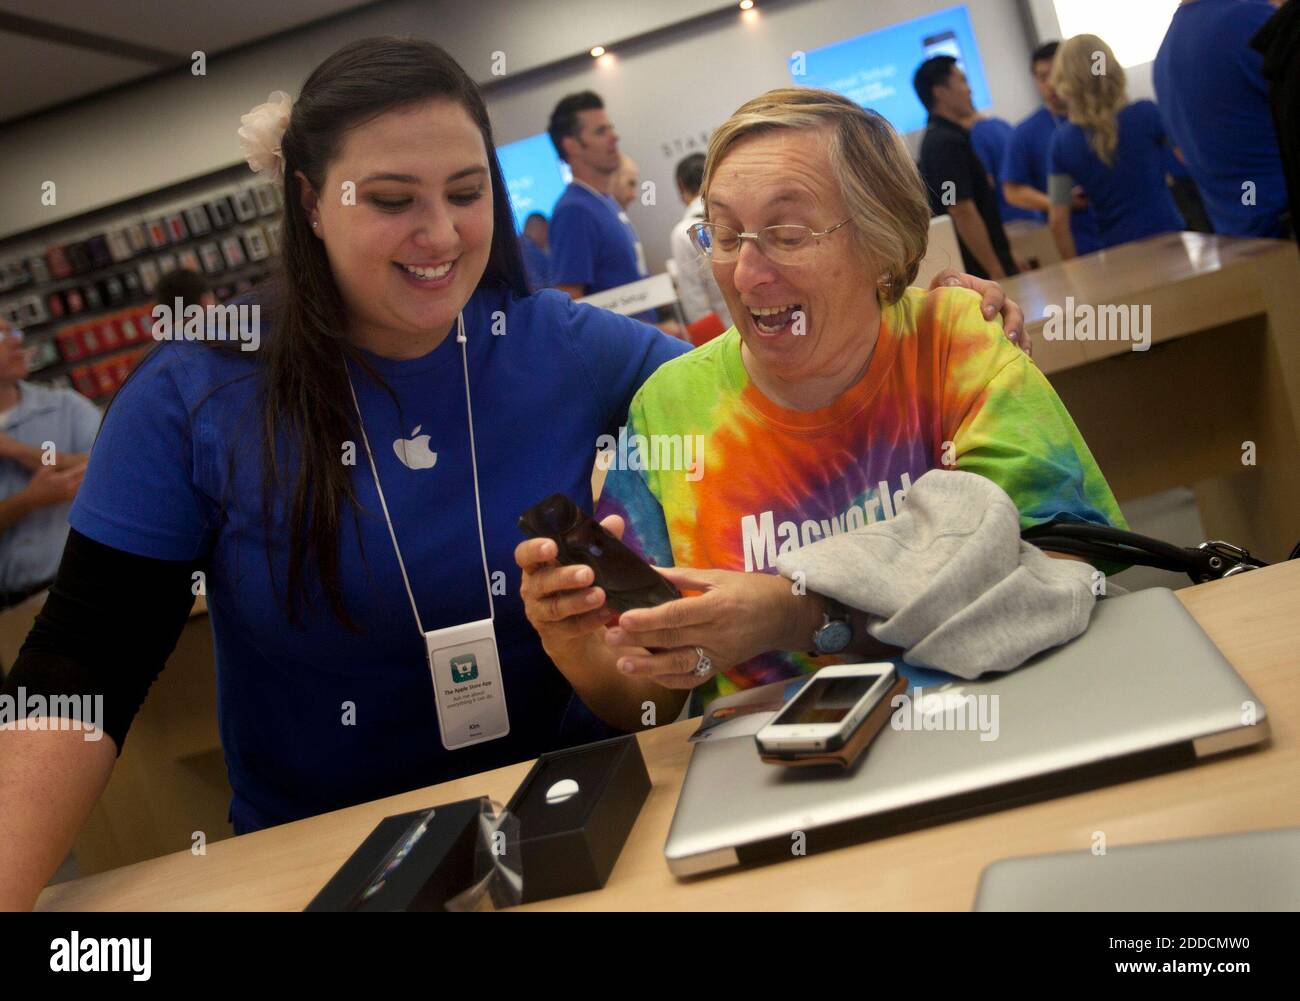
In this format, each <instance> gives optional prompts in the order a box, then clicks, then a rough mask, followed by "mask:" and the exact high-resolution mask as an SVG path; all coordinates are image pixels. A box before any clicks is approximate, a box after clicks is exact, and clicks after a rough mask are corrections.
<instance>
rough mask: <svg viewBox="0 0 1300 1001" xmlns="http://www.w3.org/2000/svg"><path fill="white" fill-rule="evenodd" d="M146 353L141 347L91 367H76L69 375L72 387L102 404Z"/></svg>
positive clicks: (146, 350)
mask: <svg viewBox="0 0 1300 1001" xmlns="http://www.w3.org/2000/svg"><path fill="white" fill-rule="evenodd" d="M148 353H149V348H148V347H141V348H136V349H135V350H134V351H126V352H123V353H121V354H117V355H114V356H113V357H112V358H104V359H102V360H100V361H97V362H95V363H94V364H93V365H78V366H77V367H76V368H74V369H73V370H72V371H71V372H70V373H69V375H70V376H71V378H72V387H73V388H74V389H75V390H76V391H77V392H78V393H80V394H81V395H82V396H85V397H88V398H89V399H91V400H93V401H95V402H102V401H104V400H106V398H107V397H109V396H112V395H113V394H114V393H115V392H117V389H118V387H119V386H121V385H122V383H124V382H126V377H127V376H128V375H130V374H131V369H133V368H135V366H136V364H137V363H138V362H139V361H140V359H141V358H143V357H144V356H145V355H146V354H148Z"/></svg>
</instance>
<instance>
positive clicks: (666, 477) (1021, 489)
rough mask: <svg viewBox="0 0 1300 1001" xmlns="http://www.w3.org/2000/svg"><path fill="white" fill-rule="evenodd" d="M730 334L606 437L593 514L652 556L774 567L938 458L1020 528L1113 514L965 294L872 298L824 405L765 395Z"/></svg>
mask: <svg viewBox="0 0 1300 1001" xmlns="http://www.w3.org/2000/svg"><path fill="white" fill-rule="evenodd" d="M740 347H741V341H740V335H739V334H738V333H737V332H736V329H735V328H734V327H733V328H732V329H730V330H728V331H727V332H726V333H725V334H723V335H722V336H721V337H718V338H716V339H715V340H713V341H710V342H709V343H708V344H706V345H704V346H703V347H701V348H698V349H696V350H695V351H692V352H690V353H689V354H686V355H683V356H681V357H679V358H675V359H673V360H672V361H669V362H667V363H665V364H664V365H662V366H661V367H660V368H659V369H658V371H656V372H655V373H654V374H653V375H652V376H651V377H650V378H649V379H647V380H646V382H645V384H644V385H642V387H641V389H640V390H639V391H638V393H637V394H636V396H635V397H634V398H633V401H632V406H631V410H630V413H629V416H628V427H627V428H626V429H625V430H623V431H621V432H620V435H619V440H618V441H616V442H614V449H613V452H612V454H611V456H610V462H611V468H610V471H609V473H608V476H607V478H606V480H605V487H604V491H603V493H602V495H601V500H600V505H599V513H600V516H601V517H604V516H606V515H609V514H620V515H622V516H623V517H624V519H625V520H626V522H627V533H626V535H625V540H626V541H627V542H628V543H629V544H630V545H631V546H632V547H633V548H635V549H637V550H638V551H639V552H640V553H641V554H642V555H643V556H644V557H645V558H646V559H648V560H649V561H650V562H652V563H655V564H657V565H659V566H681V567H707V568H714V569H721V570H744V571H757V572H760V573H775V572H776V566H775V564H776V558H777V555H778V554H780V553H784V552H787V551H789V550H793V549H797V548H799V547H801V546H806V545H808V544H810V543H812V542H815V541H816V540H818V539H821V538H823V537H825V536H828V535H834V534H838V533H840V532H845V531H852V530H854V529H856V528H860V527H862V526H864V525H869V524H872V523H873V522H876V521H879V520H881V519H888V518H893V517H895V515H896V514H897V513H898V510H899V508H900V507H901V506H902V505H903V503H904V502H905V500H906V497H907V491H908V490H909V489H910V487H911V485H912V483H914V482H915V481H916V480H917V479H918V478H919V477H920V476H921V474H923V473H925V472H926V471H927V470H930V469H936V468H956V469H963V470H967V471H969V472H973V473H979V474H980V475H982V476H987V477H988V478H989V479H991V480H993V482H995V483H997V484H998V486H1000V487H1002V489H1003V490H1005V491H1006V492H1007V494H1008V495H1009V496H1010V497H1011V499H1012V501H1014V502H1015V504H1016V506H1017V508H1019V510H1020V520H1021V526H1022V527H1028V526H1030V525H1036V524H1039V523H1041V522H1045V521H1050V520H1052V519H1054V518H1060V519H1065V520H1071V521H1081V522H1091V523H1093V524H1099V525H1113V526H1116V527H1124V521H1123V516H1122V515H1121V514H1120V511H1119V507H1118V505H1117V504H1116V503H1115V498H1114V497H1113V496H1112V494H1111V492H1110V488H1109V487H1108V486H1107V485H1106V481H1105V479H1104V478H1103V477H1102V475H1101V472H1100V470H1098V468H1097V464H1096V462H1095V461H1094V460H1093V457H1092V454H1091V453H1090V452H1089V451H1088V447H1087V445H1086V444H1084V441H1083V438H1082V436H1080V434H1079V431H1078V429H1077V428H1076V427H1075V426H1074V422H1073V421H1072V420H1071V419H1070V415H1069V414H1068V413H1067V412H1066V410H1065V406H1064V405H1063V404H1062V403H1061V401H1060V399H1059V398H1058V397H1057V395H1056V393H1055V392H1054V391H1053V390H1052V387H1051V386H1050V385H1049V384H1048V382H1047V379H1046V378H1045V377H1044V376H1043V374H1042V372H1040V371H1039V370H1038V368H1037V367H1036V366H1035V365H1034V364H1033V362H1032V361H1031V360H1030V359H1029V358H1027V357H1026V356H1025V355H1024V354H1023V353H1022V352H1021V351H1020V350H1019V348H1017V347H1015V346H1014V345H1012V344H1011V343H1009V342H1008V341H1007V339H1006V337H1005V336H1004V335H1003V332H1002V328H1001V326H1000V325H999V324H998V323H997V322H996V321H995V322H989V321H987V320H985V319H984V317H983V316H982V315H981V313H980V300H979V297H978V296H976V295H975V294H974V293H973V292H970V291H967V290H965V289H957V288H944V289H939V290H936V291H933V292H929V293H926V292H923V291H921V290H920V289H911V290H909V291H908V293H907V294H906V295H905V296H904V297H903V299H902V300H900V302H898V303H897V304H895V305H893V306H885V307H882V309H881V321H880V336H879V339H878V341H877V343H876V347H875V350H874V353H873V354H872V357H871V360H870V362H869V363H868V365H867V370H866V372H865V373H864V375H863V376H862V378H861V379H860V380H858V382H857V383H856V384H855V385H853V386H852V387H850V388H849V389H848V390H847V391H845V392H844V393H843V394H842V395H841V396H840V397H839V398H838V399H837V400H835V402H833V403H832V404H831V405H830V406H828V407H825V408H823V409H820V410H815V411H806V412H805V411H795V410H788V409H786V408H784V407H781V406H778V405H777V404H775V403H773V402H772V401H771V400H769V399H767V397H765V396H764V395H763V394H762V393H761V392H760V391H759V390H758V387H757V386H755V385H754V384H753V382H751V381H750V379H749V376H748V373H747V372H746V370H745V363H744V362H743V360H742V359H741V351H740ZM607 444H608V443H607ZM809 645H810V646H811V637H809ZM847 659H848V658H846V657H838V658H837V657H818V658H813V657H809V656H808V655H807V654H806V653H783V652H772V653H767V654H764V655H762V656H759V657H756V658H754V659H753V660H750V661H747V662H746V663H744V664H739V665H737V666H736V667H734V668H732V669H730V670H728V671H726V672H725V674H720V675H715V676H714V678H712V679H710V681H709V682H708V683H706V685H704V686H701V689H700V692H699V695H700V697H701V698H702V699H703V701H704V703H705V704H707V703H708V701H709V700H711V699H712V698H713V697H715V696H717V695H725V694H729V693H731V692H734V691H736V690H737V689H739V688H750V687H753V686H755V685H763V684H767V683H769V682H772V681H777V680H780V679H782V678H787V677H793V676H796V675H797V674H799V673H800V672H809V671H814V670H816V669H817V668H819V667H822V666H825V665H826V664H832V663H837V662H844V661H845V660H847Z"/></svg>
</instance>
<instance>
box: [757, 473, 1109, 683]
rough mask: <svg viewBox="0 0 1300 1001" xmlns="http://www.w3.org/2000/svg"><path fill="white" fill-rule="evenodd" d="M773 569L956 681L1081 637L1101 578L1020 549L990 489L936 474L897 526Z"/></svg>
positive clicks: (1003, 499)
mask: <svg viewBox="0 0 1300 1001" xmlns="http://www.w3.org/2000/svg"><path fill="white" fill-rule="evenodd" d="M776 565H777V569H778V570H780V572H781V573H782V574H783V575H784V576H786V577H789V578H791V579H795V580H798V579H800V578H798V577H797V576H796V575H797V574H802V575H803V577H802V580H803V582H804V584H805V586H806V587H807V589H808V590H810V591H815V592H816V593H818V594H824V595H826V596H828V597H831V598H835V599H837V600H838V601H841V602H843V603H844V604H845V605H849V606H850V607H853V608H857V609H859V610H861V611H863V612H866V613H867V614H868V617H869V618H868V623H869V624H868V627H867V628H868V630H869V632H870V633H871V635H872V636H874V637H875V638H876V639H878V640H880V641H881V642H882V643H888V644H890V645H892V646H897V647H901V648H903V650H904V651H905V653H904V656H903V659H904V660H905V661H906V662H907V663H909V664H916V665H918V666H925V667H935V668H939V669H940V670H943V671H947V672H949V673H951V674H956V675H959V676H960V677H963V678H976V677H978V676H979V675H981V674H984V673H986V672H988V671H1010V670H1012V669H1013V668H1016V667H1019V666H1020V665H1021V664H1023V663H1024V662H1025V661H1026V660H1028V659H1029V658H1030V657H1032V656H1033V655H1034V654H1036V653H1039V652H1040V651H1042V650H1046V649H1048V648H1050V647H1054V646H1057V645H1058V644H1061V643H1064V642H1065V641H1066V640H1069V639H1073V638H1074V637H1075V636H1077V635H1079V634H1080V633H1081V632H1083V631H1084V630H1085V629H1086V628H1087V627H1088V620H1089V618H1090V616H1091V615H1092V606H1093V603H1094V602H1095V600H1096V598H1095V597H1094V593H1093V581H1094V578H1095V576H1097V575H1098V573H1099V572H1097V571H1094V570H1093V568H1092V567H1091V566H1089V565H1088V564H1086V563H1080V562H1077V561H1075V560H1058V559H1052V558H1051V557H1049V556H1047V555H1045V554H1044V553H1043V552H1042V551H1041V550H1039V549H1036V548H1035V547H1033V546H1031V545H1030V544H1029V543H1027V542H1023V541H1021V538H1020V517H1019V513H1018V512H1017V510H1016V506H1015V504H1013V503H1012V502H1011V498H1010V497H1008V496H1007V495H1006V494H1005V493H1004V492H1003V491H1002V489H1001V488H1000V487H999V486H998V485H997V484H995V483H994V482H993V481H992V480H989V479H986V478H984V477H983V476H977V475H975V474H974V473H965V472H960V471H957V470H938V469H933V470H930V471H929V472H927V473H926V474H925V475H924V476H922V477H921V478H920V479H918V480H917V481H916V483H915V484H913V486H912V489H911V490H909V491H908V493H907V503H906V504H905V505H904V507H903V509H902V510H901V511H900V512H899V513H898V514H897V516H895V517H894V518H892V519H889V520H888V521H880V522H876V523H875V524H871V525H867V526H865V527H863V528H860V529H857V530H856V531H853V532H848V533H845V534H841V535H834V536H831V537H829V538H825V539H822V540H821V541H819V542H815V543H813V544H812V545H810V546H805V547H804V548H802V549H797V550H794V551H792V552H789V553H785V554H783V555H781V556H780V557H778V559H777V563H776Z"/></svg>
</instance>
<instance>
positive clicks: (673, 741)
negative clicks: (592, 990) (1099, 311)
mask: <svg viewBox="0 0 1300 1001" xmlns="http://www.w3.org/2000/svg"><path fill="white" fill-rule="evenodd" d="M1179 597H1180V599H1181V600H1182V601H1183V603H1184V604H1185V605H1186V607H1187V608H1188V610H1189V611H1190V612H1191V613H1192V615H1193V616H1195V618H1196V619H1197V621H1198V622H1199V623H1200V624H1201V626H1202V628H1204V629H1205V630H1206V632H1207V633H1209V635H1210V637H1211V638H1212V639H1213V640H1214V642H1215V643H1216V644H1218V646H1219V648H1220V649H1222V650H1223V652H1224V653H1225V654H1226V655H1227V657H1228V659H1229V660H1231V661H1232V663H1233V664H1234V665H1235V666H1236V668H1237V669H1238V670H1239V671H1240V672H1241V674H1242V675H1243V677H1244V678H1245V679H1246V681H1247V682H1248V683H1249V684H1250V686H1251V687H1252V688H1253V689H1254V691H1255V693H1256V694H1257V695H1258V696H1259V698H1260V700H1261V701H1262V702H1263V703H1264V705H1265V707H1266V708H1267V710H1268V715H1269V719H1270V720H1271V723H1272V732H1273V737H1272V741H1271V742H1270V743H1268V744H1265V745H1264V746H1263V747H1261V748H1258V749H1255V750H1250V751H1246V752H1240V753H1238V754H1236V755H1232V756H1228V757H1224V758H1220V759H1216V760H1211V761H1209V762H1207V763H1205V764H1201V765H1198V766H1196V767H1193V768H1190V769H1186V770H1183V771H1179V772H1173V773H1170V774H1166V775H1160V776H1156V777H1153V778H1147V779H1141V780H1138V781H1133V782H1128V783H1125V784H1123V785H1119V786H1112V787H1110V788H1105V789H1098V790H1094V791H1092V792H1087V793H1082V794H1078V795H1073V796H1066V797H1063V798H1060V799H1056V800H1052V801H1049V802H1042V803H1035V804H1032V805H1030V806H1023V807H1018V808H1016V809H1009V810H1003V811H1000V812H997V813H991V814H988V815H986V816H983V817H977V818H973V819H968V820H962V821H958V822H955V823H949V824H944V825H941V826H937V827H931V828H928V829H925V830H921V831H915V832H912V833H908V834H905V835H900V836H898V837H892V838H884V839H881V840H877V841H873V842H868V843H865V844H861V845H855V846H853V847H850V848H843V849H840V850H837V851H833V852H827V853H825V854H819V855H809V856H807V857H805V858H799V859H792V860H791V861H789V862H783V863H780V864H777V865H769V866H764V867H761V868H755V869H748V870H737V871H732V872H728V873H724V874H721V875H717V876H712V877H703V878H698V879H695V880H692V881H689V882H681V881H679V880H677V879H675V878H674V877H673V876H672V875H671V874H670V873H669V871H668V866H667V864H666V863H665V861H664V857H663V845H664V840H665V838H666V836H667V833H668V826H669V823H670V821H671V819H672V814H673V809H674V807H675V805H676V802H677V792H678V789H679V788H680V786H681V782H682V778H683V775H684V773H685V769H686V765H687V762H688V760H689V758H690V747H689V745H688V744H687V743H686V738H687V736H689V734H690V733H691V731H692V730H693V728H694V726H695V721H685V722H681V723H675V724H673V725H671V726H666V727H663V728H661V729H658V730H654V731H650V732H647V733H644V734H642V735H641V737H640V740H641V747H642V750H643V752H644V754H645V757H646V763H647V765H648V767H649V770H650V778H651V781H652V782H653V789H652V790H651V792H650V796H649V798H648V799H647V801H646V804H645V806H644V807H643V809H642V812H641V816H640V818H639V819H638V821H637V824H636V827H635V828H634V829H633V831H632V834H631V836H630V837H629V838H628V841H627V844H626V845H625V846H624V849H623V853H622V855H621V856H620V858H619V861H618V864H617V865H616V866H615V868H614V872H613V874H612V875H611V876H610V880H609V883H608V884H607V886H606V887H605V889H604V890H601V891H599V892H595V893H585V894H577V895H574V896H570V897H563V898H559V899H556V900H551V901H546V902H544V903H540V904H534V905H530V908H532V909H540V910H546V909H551V910H599V909H610V910H657V909H674V910H698V909H724V910H725V909H763V910H766V909H780V908H845V909H847V908H871V909H886V910H891V909H900V910H902V909H942V910H965V909H968V908H969V907H970V906H971V904H972V902H973V901H974V898H975V887H976V883H977V881H978V879H979V875H980V872H981V871H982V870H983V868H984V867H985V866H986V865H988V864H989V863H990V862H993V861H996V860H997V859H1001V858H1006V857H1008V856H1012V855H1022V854H1027V853H1036V852H1048V851H1065V850H1071V849H1079V850H1083V849H1087V848H1089V847H1090V846H1091V844H1092V840H1091V839H1092V836H1093V832H1094V831H1104V832H1105V834H1106V838H1107V841H1108V843H1109V844H1110V845H1111V846H1114V845H1121V844H1131V843H1134V842H1142V841H1158V840H1168V839H1173V838H1184V837H1192V836H1197V835H1207V834H1220V833H1229V832H1234V831H1249V830H1257V829H1262V828H1274V827H1285V826H1293V825H1296V824H1300V740H1298V738H1297V720H1298V719H1300V621H1298V619H1297V614H1296V611H1297V609H1300V561H1296V562H1294V563H1290V564H1286V565H1282V566H1276V567H1271V568H1269V569H1267V570H1260V571H1254V572H1251V573H1247V574H1243V575H1241V576H1238V577H1234V578H1230V579H1228V580H1224V581H1216V582H1214V583H1211V584H1204V585H1201V586H1199V587H1195V588H1188V589H1186V590H1184V591H1181V592H1179ZM1117 695H1122V693H1117ZM530 764H531V763H530V762H523V763H520V764H517V765H512V766H510V767H508V768H502V769H498V770H496V771H492V772H486V773H484V774H481V775H475V776H470V777H467V778H464V779H458V780H456V781H454V782H447V783H444V784H442V785H438V786H433V787H430V788H428V789H422V790H418V791H415V792H410V793H405V794H403V795H400V796H393V797H390V798H388V799H383V800H377V801H375V802H371V803H366V804H363V805H360V806H355V807H351V808H349V809H346V810H339V811H337V812H335V813H330V814H324V815H322V816H319V817H313V818H310V819H308V820H303V821H299V822H298V823H294V824H286V825H284V826H282V827H276V828H271V829H268V830H265V831H259V832H257V833H256V834H250V835H245V836H244V837H238V838H232V839H230V840H227V841H223V842H220V843H218V844H212V845H209V846H208V850H207V854H206V855H204V856H195V855H192V854H191V853H190V852H188V851H183V852H178V853H176V854H173V855H168V856H165V857H163V858H158V859H152V860H150V861H148V862H142V863H139V864H137V865H131V866H126V867H124V868H121V869H117V870H114V871H112V872H107V873H102V874H100V875H97V876H91V877H87V878H85V879H81V880H77V881H75V882H71V883H64V884H60V885H58V886H54V887H50V888H48V889H47V890H46V891H45V892H44V893H43V894H42V896H41V899H40V903H39V905H38V906H39V907H40V908H41V909H44V910H134V909H143V910H297V909H301V908H302V907H303V906H305V905H306V903H307V902H308V901H309V900H310V899H311V898H312V897H313V896H314V895H315V893H316V892H317V891H318V890H319V889H320V888H321V887H322V886H323V885H324V884H325V882H326V880H327V879H329V877H330V876H331V875H332V874H333V873H334V871H335V869H337V868H338V866H339V865H340V864H341V863H342V862H343V860H344V859H345V858H346V857H347V856H348V855H349V854H350V853H351V852H352V851H353V849H355V848H356V846H357V845H358V844H360V843H361V841H362V839H363V838H364V837H365V836H366V835H367V834H368V833H369V832H370V830H371V829H372V828H373V827H374V825H375V824H377V823H378V822H379V820H380V819H381V818H383V817H385V816H389V815H391V814H395V813H401V812H403V811H407V810H414V809H417V808H420V807H424V806H431V805H434V804H437V803H448V802H453V801H455V800H459V799H465V798H468V797H471V796H479V795H490V796H492V797H493V798H494V799H496V800H498V801H500V802H505V801H506V800H507V799H509V797H510V794H511V793H512V792H513V791H514V789H515V787H516V786H517V785H518V784H519V782H520V781H522V779H523V777H524V775H525V773H526V772H527V770H528V768H529V765H530Z"/></svg>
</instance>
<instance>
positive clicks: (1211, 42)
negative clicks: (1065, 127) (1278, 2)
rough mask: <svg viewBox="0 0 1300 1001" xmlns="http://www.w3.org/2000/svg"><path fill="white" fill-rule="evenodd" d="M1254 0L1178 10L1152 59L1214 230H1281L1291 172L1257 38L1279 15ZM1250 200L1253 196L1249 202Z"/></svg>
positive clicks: (1208, 0) (1168, 116)
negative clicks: (1285, 161) (1275, 125)
mask: <svg viewBox="0 0 1300 1001" xmlns="http://www.w3.org/2000/svg"><path fill="white" fill-rule="evenodd" d="M1273 13H1274V8H1273V7H1272V6H1270V5H1269V4H1267V3H1263V2H1256V0H1197V2H1196V3H1192V4H1184V5H1182V6H1181V7H1179V8H1178V9H1177V10H1176V11H1174V18H1173V21H1172V22H1170V25H1169V30H1168V31H1167V32H1166V33H1165V40H1164V42H1163V43H1162V44H1161V46H1160V51H1159V52H1158V53H1157V54H1156V60H1155V65H1154V67H1152V78H1153V80H1154V82H1155V88H1156V98H1157V99H1158V100H1159V102H1160V111H1161V113H1162V114H1163V115H1164V119H1165V123H1166V124H1167V125H1168V127H1169V135H1170V138H1171V139H1172V141H1173V143H1174V145H1176V146H1177V147H1178V148H1179V149H1180V150H1181V151H1182V154H1183V159H1184V160H1186V162H1187V166H1188V169H1189V171H1190V172H1191V175H1192V179H1193V180H1195V181H1196V186H1197V188H1199V189H1200V192H1201V200H1202V201H1203V202H1204V203H1205V211H1206V214H1207V215H1209V217H1210V222H1212V223H1213V224H1214V229H1215V232H1218V233H1224V234H1226V235H1229V236H1279V235H1281V232H1282V229H1281V224H1280V222H1279V216H1280V215H1281V214H1282V213H1283V212H1284V211H1285V210H1286V206H1287V190H1286V178H1285V175H1284V174H1283V172H1282V156H1281V154H1280V153H1279V151H1278V146H1277V133H1276V131H1275V130H1274V128H1273V115H1272V111H1271V110H1270V107H1269V102H1268V83H1267V81H1266V80H1265V79H1264V75H1263V65H1264V57H1263V56H1262V55H1260V54H1259V53H1258V52H1256V51H1255V50H1254V49H1252V48H1251V47H1250V44H1249V42H1250V39H1251V37H1252V36H1253V35H1254V34H1255V33H1256V32H1257V31H1259V29H1260V28H1261V27H1262V26H1263V24H1264V22H1265V21H1267V20H1268V19H1269V18H1270V17H1272V16H1273ZM1248 202H1249V203H1251V204H1247V203H1248Z"/></svg>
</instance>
